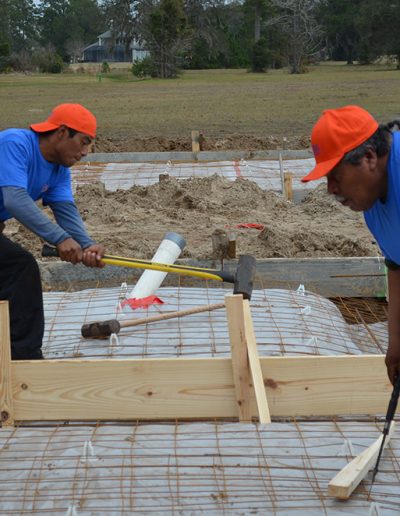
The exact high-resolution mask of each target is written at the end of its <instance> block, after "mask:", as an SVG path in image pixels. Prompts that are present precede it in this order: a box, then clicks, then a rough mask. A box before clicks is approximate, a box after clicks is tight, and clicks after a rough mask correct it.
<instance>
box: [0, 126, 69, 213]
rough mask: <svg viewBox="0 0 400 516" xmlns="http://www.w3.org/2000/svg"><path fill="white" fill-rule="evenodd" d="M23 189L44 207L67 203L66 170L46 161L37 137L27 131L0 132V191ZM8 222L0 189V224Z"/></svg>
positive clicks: (67, 184)
mask: <svg viewBox="0 0 400 516" xmlns="http://www.w3.org/2000/svg"><path fill="white" fill-rule="evenodd" d="M2 186H16V187H19V188H25V189H26V191H27V192H28V194H29V196H30V197H31V198H32V199H33V200H34V201H37V200H39V199H42V200H43V204H48V203H52V202H56V201H70V202H73V201H74V198H73V195H72V189H71V172H70V170H69V168H66V167H63V166H62V165H56V164H54V163H50V162H49V161H46V160H45V159H44V157H43V156H42V153H41V151H40V147H39V135H38V134H37V133H35V132H34V131H31V130H30V129H7V130H5V131H1V132H0V187H2ZM9 218H11V215H10V214H9V213H8V212H7V211H6V210H5V209H4V203H3V195H2V193H1V188H0V221H2V220H6V219H9Z"/></svg>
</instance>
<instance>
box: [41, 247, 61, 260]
mask: <svg viewBox="0 0 400 516" xmlns="http://www.w3.org/2000/svg"><path fill="white" fill-rule="evenodd" d="M42 256H43V257H44V258H48V257H50V256H60V255H59V254H58V251H57V248H56V247H53V246H51V245H48V244H44V246H43V247H42Z"/></svg>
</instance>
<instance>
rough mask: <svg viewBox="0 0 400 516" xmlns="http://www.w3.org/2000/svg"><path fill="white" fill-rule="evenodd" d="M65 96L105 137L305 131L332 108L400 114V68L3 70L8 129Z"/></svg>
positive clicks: (0, 116) (3, 115) (1, 92)
mask: <svg viewBox="0 0 400 516" xmlns="http://www.w3.org/2000/svg"><path fill="white" fill-rule="evenodd" d="M61 102H80V103H82V104H84V105H85V106H87V107H88V108H89V109H91V110H93V112H94V113H95V114H96V115H97V118H98V122H99V134H100V135H101V136H102V137H105V138H136V137H137V138H144V137H150V136H163V137H179V136H187V135H189V134H190V131H191V130H192V129H199V130H202V131H204V133H205V134H207V135H209V136H213V137H223V136H224V135H230V134H234V133H236V134H246V135H253V136H259V137H263V136H267V135H276V136H279V137H281V136H294V135H296V136H300V135H308V134H309V132H310V129H311V127H312V125H313V123H314V122H315V120H316V119H317V118H318V116H319V114H320V112H321V111H322V110H323V109H325V108H330V107H338V106H341V105H344V104H350V103H354V104H358V105H361V106H362V107H364V108H366V109H368V110H370V111H371V113H372V114H373V115H375V116H376V117H377V119H378V120H379V121H382V122H383V121H389V120H392V119H394V118H400V71H397V70H395V69H393V68H390V67H388V66H368V67H361V66H346V65H344V64H323V65H320V66H313V67H310V70H309V73H307V74H304V75H289V74H288V73H287V71H286V70H275V71H270V72H268V73H266V74H251V73H247V72H246V71H245V70H211V71H208V70H207V71H190V72H185V73H184V74H183V75H182V76H181V77H180V78H177V79H170V80H158V79H146V80H137V79H135V78H134V77H133V76H132V75H131V74H130V73H129V71H128V70H125V71H124V70H113V71H112V72H111V73H110V74H109V75H103V76H102V80H101V81H99V80H98V76H97V75H96V73H91V74H90V73H65V74H61V75H42V74H37V75H22V74H21V75H17V74H10V75H1V76H0V106H1V111H0V129H4V128H6V127H24V126H27V125H28V124H29V123H31V122H35V121H41V120H42V119H44V118H45V117H46V116H47V114H48V113H49V112H50V110H51V108H52V107H53V106H54V105H56V104H59V103H61Z"/></svg>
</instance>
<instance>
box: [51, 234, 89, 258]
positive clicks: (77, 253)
mask: <svg viewBox="0 0 400 516" xmlns="http://www.w3.org/2000/svg"><path fill="white" fill-rule="evenodd" d="M56 247H57V250H58V254H59V256H60V258H61V260H63V261H64V262H70V263H80V262H81V261H82V258H83V249H82V247H81V246H80V245H79V244H78V242H76V241H75V240H74V239H73V238H67V239H66V240H64V241H63V242H60V243H59V244H57V246H56Z"/></svg>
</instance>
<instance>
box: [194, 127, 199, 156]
mask: <svg viewBox="0 0 400 516" xmlns="http://www.w3.org/2000/svg"><path fill="white" fill-rule="evenodd" d="M192 152H196V153H197V152H200V132H199V131H192Z"/></svg>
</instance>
